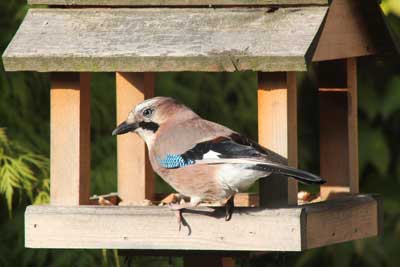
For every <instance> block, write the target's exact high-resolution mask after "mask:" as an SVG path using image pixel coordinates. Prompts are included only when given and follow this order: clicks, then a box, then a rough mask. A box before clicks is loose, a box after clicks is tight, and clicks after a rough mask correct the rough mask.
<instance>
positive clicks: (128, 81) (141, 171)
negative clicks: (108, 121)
mask: <svg viewBox="0 0 400 267" xmlns="http://www.w3.org/2000/svg"><path fill="white" fill-rule="evenodd" d="M116 83H117V85H116V88H117V94H116V95H117V105H116V106H117V124H119V123H121V122H123V121H125V120H126V119H127V117H128V113H129V112H130V111H131V110H132V108H133V107H134V106H135V105H137V104H139V103H140V102H142V101H144V100H145V99H147V98H151V97H153V96H154V74H153V73H122V72H117V73H116ZM117 150H118V151H117V158H118V194H119V197H120V198H121V201H122V203H121V204H123V205H129V204H132V203H137V202H140V201H142V200H144V199H149V200H150V199H153V198H154V174H153V170H152V168H151V165H150V162H149V159H148V155H147V148H146V145H145V143H144V142H143V140H142V139H141V138H140V137H139V136H138V135H136V134H133V133H131V134H125V135H118V136H117Z"/></svg>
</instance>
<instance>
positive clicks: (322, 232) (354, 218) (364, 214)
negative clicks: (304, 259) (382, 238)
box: [306, 199, 381, 248]
mask: <svg viewBox="0 0 400 267" xmlns="http://www.w3.org/2000/svg"><path fill="white" fill-rule="evenodd" d="M328 203H329V202H328ZM331 203H335V202H331ZM336 203H337V204H336V205H326V206H325V207H324V208H321V207H318V204H316V205H313V206H309V207H308V210H307V213H308V216H307V230H306V232H307V234H306V246H307V248H315V247H322V246H326V245H329V244H335V243H340V242H345V241H349V240H357V239H361V238H365V237H368V236H377V235H378V234H379V224H378V223H379V221H380V220H381V218H379V216H378V215H379V214H378V209H379V208H378V204H379V202H377V201H376V200H374V201H370V200H368V199H361V200H360V201H359V202H357V203H351V202H346V201H342V202H340V201H339V202H336ZM317 210H318V211H317Z"/></svg>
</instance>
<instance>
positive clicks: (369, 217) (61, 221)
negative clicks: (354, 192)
mask: <svg viewBox="0 0 400 267" xmlns="http://www.w3.org/2000/svg"><path fill="white" fill-rule="evenodd" d="M377 209H378V207H377V201H376V200H375V199H373V198H372V197H370V196H361V195H360V196H354V197H350V198H343V199H342V198H341V199H336V200H331V201H326V202H320V203H313V204H306V205H302V206H297V207H292V208H282V209H260V208H238V209H237V210H236V211H235V213H234V215H233V217H232V219H231V221H229V222H226V221H225V219H224V209H223V208H219V209H218V210H217V212H214V213H212V216H207V215H206V214H207V213H208V214H209V215H211V214H210V213H209V212H210V211H209V209H205V208H196V209H195V210H191V211H186V212H184V214H183V216H184V218H185V220H186V222H187V224H188V225H189V226H190V231H191V232H190V235H188V228H187V227H183V229H182V230H181V231H180V232H179V231H178V225H177V223H176V217H175V214H174V213H173V212H172V211H171V210H169V209H168V208H167V207H133V206H128V207H115V206H103V207H102V206H80V207H60V206H58V207H57V206H29V207H28V208H27V210H26V212H25V245H26V246H27V247H32V248H117V249H141V250H146V249H150V250H185V251H188V250H214V251H220V250H222V251H225V250H226V251H239V250H243V251H269V250H270V251H300V250H304V249H307V248H311V247H316V246H323V245H329V244H332V243H337V242H344V241H350V240H354V239H359V238H365V237H370V236H376V235H377V233H378V224H377V222H378V219H379V218H378V212H377ZM205 226H206V227H205ZM321 227H323V228H321ZM333 233H334V235H333Z"/></svg>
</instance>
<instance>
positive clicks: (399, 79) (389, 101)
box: [381, 76, 400, 119]
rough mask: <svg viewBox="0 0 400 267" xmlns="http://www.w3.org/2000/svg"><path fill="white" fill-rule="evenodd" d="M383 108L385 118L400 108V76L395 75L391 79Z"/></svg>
mask: <svg viewBox="0 0 400 267" xmlns="http://www.w3.org/2000/svg"><path fill="white" fill-rule="evenodd" d="M381 109H382V116H383V117H384V118H385V119H387V118H388V117H389V116H390V115H391V114H393V113H394V112H395V111H398V110H399V109H400V76H394V77H393V78H392V79H391V80H390V82H389V84H388V87H387V91H386V93H385V96H384V100H383V105H382V107H381Z"/></svg>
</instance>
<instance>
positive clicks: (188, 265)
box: [183, 254, 235, 267]
mask: <svg viewBox="0 0 400 267" xmlns="http://www.w3.org/2000/svg"><path fill="white" fill-rule="evenodd" d="M183 266H184V267H204V266H207V267H234V266H235V261H234V259H233V258H231V257H221V256H220V255H217V254H208V255H203V254H192V255H188V256H185V257H184V265H183Z"/></svg>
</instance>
